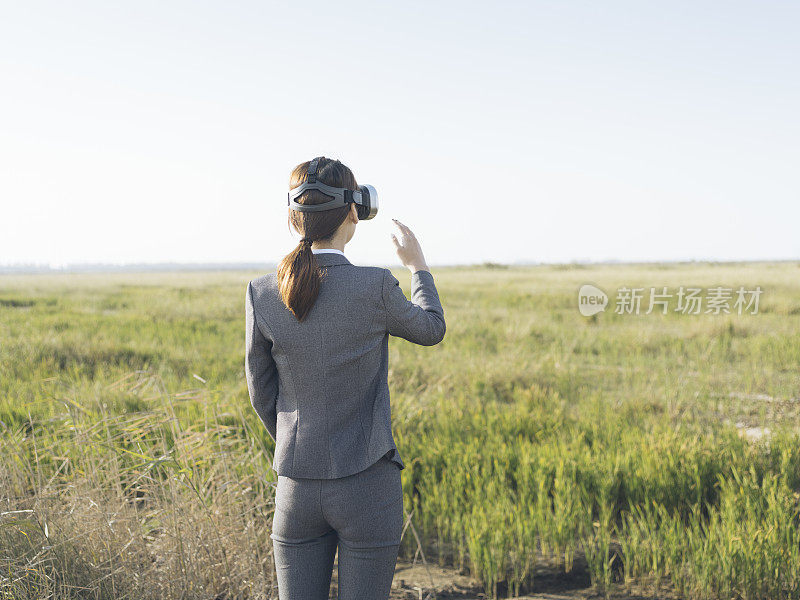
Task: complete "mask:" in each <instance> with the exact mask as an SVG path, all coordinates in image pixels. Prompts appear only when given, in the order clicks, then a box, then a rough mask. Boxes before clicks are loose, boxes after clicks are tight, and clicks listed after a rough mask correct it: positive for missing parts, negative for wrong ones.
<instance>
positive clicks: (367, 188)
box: [289, 156, 378, 221]
mask: <svg viewBox="0 0 800 600" xmlns="http://www.w3.org/2000/svg"><path fill="white" fill-rule="evenodd" d="M319 159H320V157H319V156H318V157H317V158H315V159H314V160H312V161H311V162H310V163H309V165H308V177H307V178H306V182H305V183H303V184H301V185H298V186H297V187H296V188H294V189H292V190H289V208H291V209H292V210H297V211H300V212H317V211H321V210H331V209H334V208H341V207H343V206H347V205H348V204H350V203H352V202H355V204H356V212H357V213H358V220H359V221H366V220H368V219H372V218H373V217H374V216H375V215H377V214H378V192H377V191H376V190H375V188H374V187H373V186H371V185H360V186H358V191H353V190H348V189H345V188H337V187H331V186H329V185H326V184H324V183H322V182H321V181H317V164H318V163H319ZM307 190H318V191H320V192H322V193H323V194H325V195H326V196H332V197H333V200H328V201H327V202H323V203H322V204H298V203H297V202H295V198H297V197H298V196H300V195H301V194H302V193H303V192H305V191H307Z"/></svg>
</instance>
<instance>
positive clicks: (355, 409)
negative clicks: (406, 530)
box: [245, 157, 445, 600]
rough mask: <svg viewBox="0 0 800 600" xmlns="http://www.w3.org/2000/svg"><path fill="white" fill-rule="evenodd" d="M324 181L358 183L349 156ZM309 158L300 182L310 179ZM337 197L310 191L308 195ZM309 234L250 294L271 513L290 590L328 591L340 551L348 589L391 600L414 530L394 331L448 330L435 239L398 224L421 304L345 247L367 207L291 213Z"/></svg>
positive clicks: (315, 199) (251, 359)
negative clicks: (409, 526)
mask: <svg viewBox="0 0 800 600" xmlns="http://www.w3.org/2000/svg"><path fill="white" fill-rule="evenodd" d="M316 160H317V175H316V177H317V181H321V182H322V183H324V184H327V185H330V186H334V187H338V188H347V189H350V190H354V191H355V190H358V189H359V187H358V184H357V183H356V179H355V177H354V176H353V173H352V172H351V171H350V169H348V168H347V167H346V166H345V165H343V164H342V163H341V162H339V161H338V160H331V159H328V158H325V157H319V158H318V159H316ZM308 168H309V162H305V163H302V164H300V165H298V166H297V167H296V168H295V169H294V171H293V172H292V175H291V178H290V181H289V186H290V188H295V187H297V186H299V185H301V184H302V183H304V182H305V181H306V180H307V173H308ZM327 201H330V197H328V196H326V195H324V194H322V192H320V191H319V190H306V191H305V192H304V193H303V194H302V195H301V196H299V197H298V198H297V200H296V202H297V203H298V204H301V205H302V204H322V203H324V202H327ZM289 222H290V224H291V225H292V226H293V227H294V229H295V230H296V231H297V232H298V233H299V234H300V235H301V238H302V239H301V241H300V243H299V244H298V245H297V247H296V248H295V249H294V250H292V252H291V253H290V254H289V255H288V256H286V257H285V258H284V259H283V260H282V261H281V263H280V264H279V265H278V269H277V273H270V274H268V275H264V276H262V277H258V278H256V279H253V280H251V281H250V282H249V283H248V285H247V297H246V303H245V304H246V329H247V334H246V354H245V371H246V374H247V385H248V389H249V392H250V399H251V402H252V404H253V408H254V409H255V411H256V412H257V414H258V415H259V417H260V418H261V420H262V422H263V423H264V426H265V427H266V428H267V431H268V432H269V434H270V436H271V437H272V438H273V439H274V440H275V456H274V460H273V469H274V470H275V471H276V473H277V474H278V485H277V490H276V495H275V515H274V517H273V523H272V533H271V535H270V537H271V539H272V541H273V549H274V557H275V567H276V572H277V580H278V596H279V598H281V600H316V599H320V600H322V599H327V598H328V592H329V589H330V582H331V575H332V570H333V560H334V555H335V553H336V551H337V547H338V552H339V598H340V599H342V600H356V599H357V600H370V599H376V600H378V599H381V600H385V599H386V598H388V596H389V590H390V588H391V584H392V577H393V575H394V569H395V563H396V561H397V553H398V549H399V545H400V536H401V532H402V527H403V492H402V486H401V480H400V471H401V470H402V469H404V468H405V465H404V463H403V460H402V459H401V457H400V453H399V452H398V450H397V447H396V446H395V443H394V438H393V437H392V430H391V422H390V407H389V387H388V384H387V375H388V339H389V335H394V336H399V337H402V338H404V339H406V340H408V341H411V342H414V343H416V344H422V345H425V346H432V345H434V344H438V343H439V342H440V341H441V340H442V338H443V337H444V333H445V322H444V311H443V310H442V306H441V304H440V302H439V296H438V294H437V291H436V286H435V285H434V282H433V276H432V275H431V273H430V271H429V270H428V267H427V265H426V263H425V258H424V256H423V254H422V249H421V248H420V245H419V243H418V242H417V240H416V238H415V237H414V234H413V233H412V232H411V230H410V229H409V228H408V227H406V226H405V225H403V224H402V223H399V222H398V221H396V220H394V223H395V225H396V226H397V228H398V231H399V234H400V235H399V237H398V236H396V235H395V234H392V242H393V243H394V246H395V249H396V251H397V256H398V257H399V259H400V260H401V262H402V263H403V265H404V266H406V267H407V268H408V269H409V271H411V273H412V275H411V287H412V298H413V302H411V301H409V300H408V299H407V298H406V297H405V295H404V294H403V291H402V289H401V288H400V285H399V281H398V280H397V279H396V278H395V277H394V276H393V275H392V273H391V271H389V270H388V269H384V268H381V267H361V266H355V265H353V264H351V263H350V261H349V260H348V259H347V258H346V257H345V255H344V247H345V244H347V243H348V242H349V241H350V240H351V239H352V238H353V235H354V234H355V231H356V224H357V223H358V214H357V210H356V205H355V204H353V203H349V204H345V206H340V207H338V208H332V209H330V210H319V211H315V212H310V211H302V212H301V211H295V210H290V212H289Z"/></svg>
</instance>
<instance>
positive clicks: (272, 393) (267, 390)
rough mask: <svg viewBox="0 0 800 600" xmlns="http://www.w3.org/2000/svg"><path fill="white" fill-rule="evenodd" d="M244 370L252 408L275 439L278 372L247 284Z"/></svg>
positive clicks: (249, 286) (270, 346) (269, 341)
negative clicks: (257, 321)
mask: <svg viewBox="0 0 800 600" xmlns="http://www.w3.org/2000/svg"><path fill="white" fill-rule="evenodd" d="M245 329H246V331H245V355H244V371H245V375H246V376H247V389H248V391H249V392H250V403H251V404H252V405H253V408H254V409H255V411H256V413H257V414H258V416H259V417H260V418H261V421H262V422H263V423H264V426H265V427H266V428H267V432H268V433H269V435H270V436H271V437H272V439H273V440H275V439H276V430H277V425H278V412H277V399H278V369H277V366H276V364H275V359H273V358H272V341H271V340H269V339H268V338H266V337H265V336H264V334H263V333H262V332H261V329H259V327H258V323H256V314H255V308H254V307H253V289H252V284H251V283H248V284H247V298H246V299H245Z"/></svg>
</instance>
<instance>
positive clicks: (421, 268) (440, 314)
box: [383, 219, 446, 346]
mask: <svg viewBox="0 0 800 600" xmlns="http://www.w3.org/2000/svg"><path fill="white" fill-rule="evenodd" d="M393 221H394V223H395V225H397V227H398V229H399V230H400V233H401V237H400V239H398V238H397V237H396V236H395V235H394V234H392V241H393V242H394V245H395V249H396V250H397V256H398V257H399V258H400V260H401V261H402V262H403V265H404V266H405V267H407V268H408V269H409V271H411V301H409V300H408V299H407V298H406V296H405V294H404V293H403V290H402V289H401V288H400V282H399V281H398V280H397V278H396V277H395V276H394V275H392V273H391V271H389V269H386V270H385V271H384V277H383V303H384V307H385V309H386V329H387V331H388V332H389V333H390V334H391V335H394V336H398V337H402V338H403V339H406V340H408V341H409V342H413V343H415V344H421V345H423V346H433V345H435V344H438V343H439V342H441V341H442V339H444V333H445V329H446V326H445V321H444V309H443V308H442V304H441V302H440V301H439V294H438V292H437V291H436V284H435V283H434V281H433V275H431V272H430V271H429V270H428V265H427V264H426V262H425V257H424V256H423V254H422V248H421V247H420V245H419V242H418V241H417V239H416V237H415V236H414V233H413V232H412V231H411V230H410V229H409V228H408V227H406V226H405V225H403V224H402V223H400V222H399V221H397V220H394V219H393Z"/></svg>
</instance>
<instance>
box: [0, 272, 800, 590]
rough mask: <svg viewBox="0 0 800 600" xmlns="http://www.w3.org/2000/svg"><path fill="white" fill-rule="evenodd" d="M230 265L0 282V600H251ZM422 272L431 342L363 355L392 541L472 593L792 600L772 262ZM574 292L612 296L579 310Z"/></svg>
mask: <svg viewBox="0 0 800 600" xmlns="http://www.w3.org/2000/svg"><path fill="white" fill-rule="evenodd" d="M395 274H396V276H397V277H398V278H399V279H400V281H401V282H402V284H403V286H404V289H405V290H406V293H407V294H408V293H409V279H410V278H409V277H408V276H407V274H406V273H402V272H396V273H395ZM256 275H258V273H244V272H241V273H239V272H220V273H196V272H191V273H189V272H184V273H152V274H134V273H127V274H123V273H118V274H91V275H90V274H86V275H15V276H3V277H0V430H2V436H0V456H2V459H0V598H15V599H16V598H42V597H53V598H71V597H75V598H78V597H80V598H87V597H91V598H125V597H138V598H163V597H175V596H179V595H188V596H197V597H215V596H217V595H220V594H224V597H226V598H246V597H259V596H262V595H266V596H270V595H271V596H272V597H276V593H275V589H274V573H273V571H272V562H271V561H272V558H271V545H270V540H269V538H268V534H269V523H270V520H271V517H272V511H273V508H274V506H273V498H274V476H273V475H274V473H273V472H272V471H270V469H269V467H270V457H271V453H272V450H273V446H272V441H271V439H269V436H268V435H267V434H266V431H265V430H264V429H263V426H262V425H261V423H260V421H258V418H257V416H256V415H255V413H254V412H253V411H252V408H251V407H250V403H249V398H248V395H247V389H246V385H245V380H244V371H243V365H244V355H243V352H244V290H245V284H246V282H247V281H248V279H250V278H252V277H254V276H256ZM434 275H435V278H436V281H437V285H438V288H439V292H440V296H441V298H442V302H443V305H444V308H445V316H446V319H447V326H448V330H447V335H446V337H445V340H444V341H443V342H442V343H441V344H439V345H437V346H434V347H430V348H424V347H418V346H414V345H412V344H409V343H407V342H405V341H404V340H400V339H397V338H394V339H393V340H392V341H391V344H390V353H391V356H390V387H391V391H392V402H393V424H394V430H395V437H396V440H397V443H398V446H399V448H400V451H401V453H402V455H403V458H404V461H405V463H406V465H407V468H406V469H405V470H404V471H403V486H404V493H405V507H406V512H407V515H408V516H409V517H410V520H411V524H412V525H413V527H414V530H415V531H416V533H417V534H418V536H419V538H420V540H421V542H422V546H421V547H418V543H417V540H416V537H415V536H414V535H412V534H411V531H410V530H407V531H406V535H405V536H404V542H403V547H402V549H401V552H402V554H403V555H405V556H407V557H412V556H414V555H415V553H417V552H419V551H420V550H421V551H423V552H424V553H425V556H426V557H427V558H428V559H429V560H431V559H432V560H435V561H438V562H440V563H441V564H443V565H445V564H452V565H456V566H459V567H461V568H462V569H464V570H465V571H469V572H470V573H472V574H473V575H474V576H475V577H477V578H478V579H480V580H481V581H482V582H483V584H484V585H485V587H486V590H487V592H488V593H489V594H491V595H493V596H495V597H498V596H504V595H506V594H509V593H513V594H519V593H524V592H526V591H530V590H532V589H536V585H537V581H536V579H535V577H534V575H533V573H534V567H535V566H536V565H537V563H543V562H548V564H552V563H553V562H554V561H555V564H557V565H558V566H559V568H563V569H564V570H565V571H568V572H576V571H577V570H579V569H585V570H587V571H588V574H589V576H590V578H591V581H592V585H593V586H594V587H595V588H596V589H597V590H598V591H601V592H602V591H605V592H609V593H610V592H614V593H620V592H624V590H632V589H634V588H635V589H637V590H642V589H645V590H648V591H649V592H652V593H661V594H671V595H675V596H682V597H687V598H747V599H750V598H800V528H799V526H800V515H799V514H798V512H799V511H800V509H798V498H799V497H800V494H798V492H800V445H798V441H800V440H798V435H797V431H798V425H800V411H798V407H799V406H800V389H799V388H800V378H799V377H798V370H797V365H798V363H799V362H800V340H799V339H798V336H797V331H798V329H799V328H800V278H799V277H798V275H800V268H799V266H798V264H796V263H759V264H756V263H752V264H749V263H748V264H683V265H617V266H602V265H601V266H580V265H563V266H541V267H509V268H500V267H498V266H497V265H484V266H476V267H474V268H447V269H445V268H442V269H435V270H434ZM583 283H594V284H596V285H598V286H600V287H601V288H603V289H604V290H606V291H607V292H609V294H610V295H611V296H612V306H610V307H609V309H607V310H606V312H604V313H602V314H600V315H598V316H597V317H596V318H585V317H583V316H581V315H580V314H579V312H578V310H577V290H578V288H579V287H580V286H581V285H582V284H583ZM623 285H624V286H628V287H632V286H640V287H645V288H649V287H651V286H653V287H656V288H659V289H660V288H661V287H663V286H667V287H668V288H670V291H675V290H676V289H677V288H678V287H679V286H681V285H682V286H697V287H702V288H708V287H713V286H717V285H723V286H727V287H734V288H736V287H738V286H740V285H744V286H745V287H748V288H752V287H755V286H756V285H760V286H761V288H762V289H763V290H764V292H763V295H762V297H761V303H760V308H759V313H758V314H756V315H751V314H744V315H737V314H731V315H710V314H702V315H684V314H679V313H674V312H672V311H671V314H668V315H661V314H651V315H638V316H637V315H618V314H615V313H614V311H613V295H614V292H615V290H616V289H617V288H619V287H621V286H623ZM737 423H738V424H739V425H740V426H741V425H747V426H767V427H769V429H770V430H771V434H770V435H769V436H767V437H765V438H763V439H762V440H760V441H757V442H751V441H747V440H746V439H744V438H743V437H742V436H741V435H740V432H739V430H738V429H737V427H736V424H737Z"/></svg>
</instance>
